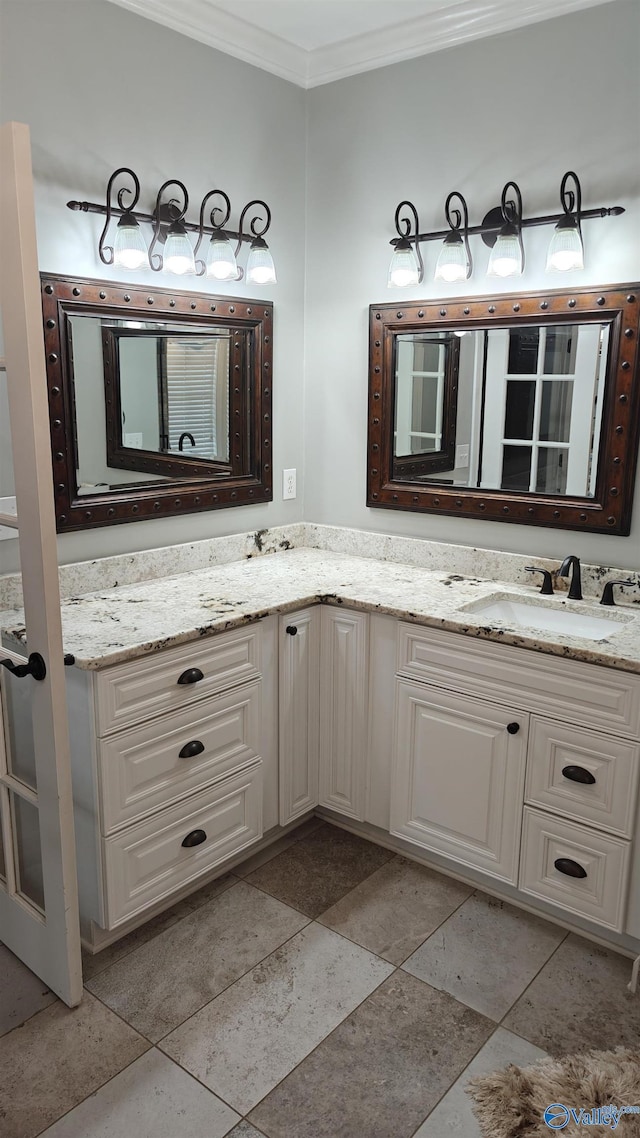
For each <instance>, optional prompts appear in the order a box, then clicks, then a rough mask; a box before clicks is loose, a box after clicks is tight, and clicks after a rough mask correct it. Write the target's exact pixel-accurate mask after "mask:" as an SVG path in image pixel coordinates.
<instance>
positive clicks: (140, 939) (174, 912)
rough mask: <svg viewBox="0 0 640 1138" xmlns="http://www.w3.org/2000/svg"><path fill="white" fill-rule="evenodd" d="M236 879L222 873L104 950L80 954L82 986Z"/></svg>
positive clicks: (216, 894) (187, 914)
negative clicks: (221, 875)
mask: <svg viewBox="0 0 640 1138" xmlns="http://www.w3.org/2000/svg"><path fill="white" fill-rule="evenodd" d="M237 880H238V879H237V877H234V876H233V874H231V873H225V874H224V876H223V877H217V878H216V879H215V881H211V882H209V884H208V885H204V886H203V887H202V888H201V889H198V890H197V891H196V892H195V893H191V894H190V895H189V896H188V897H185V898H184V900H182V901H178V903H177V905H172V906H171V908H170V909H165V911H164V912H163V913H158V915H157V916H156V917H152V918H151V920H149V921H146V922H145V924H143V925H140V927H139V928H137V929H134V930H133V932H131V933H127V935H126V936H123V937H120V940H117V941H115V942H114V943H113V944H110V945H108V946H107V948H103V949H102V952H96V953H93V954H92V953H89V952H86V951H85V952H83V954H82V974H83V978H84V982H85V984H86V983H87V982H88V981H89V980H91V979H92V978H93V977H94V976H97V975H98V974H99V973H100V972H104V971H105V969H106V968H109V966H110V965H111V964H115V962H116V960H121V959H122V958H123V957H124V956H128V955H129V953H130V952H133V950H134V949H136V948H140V946H141V945H143V944H146V943H147V941H150V940H153V938H154V937H156V936H158V934H159V933H162V932H164V930H165V929H168V928H170V927H171V925H175V924H177V923H178V921H181V920H182V918H183V917H188V916H189V914H190V913H193V912H195V910H196V909H199V908H200V907H201V906H202V905H205V904H206V903H207V902H208V901H212V900H213V898H214V897H218V896H219V895H220V894H221V893H224V891H225V890H226V889H230V888H231V886H232V885H234V884H235V882H236V881H237Z"/></svg>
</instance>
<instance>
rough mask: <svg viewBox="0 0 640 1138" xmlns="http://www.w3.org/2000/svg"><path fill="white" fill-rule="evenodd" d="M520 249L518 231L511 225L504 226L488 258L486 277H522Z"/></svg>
mask: <svg viewBox="0 0 640 1138" xmlns="http://www.w3.org/2000/svg"><path fill="white" fill-rule="evenodd" d="M523 267H524V266H523V264H522V249H521V248H520V241H519V240H518V231H517V229H516V228H515V226H513V225H505V226H503V228H502V229H501V230H500V233H499V234H498V239H497V241H496V243H495V245H494V246H493V249H492V250H491V256H490V257H489V267H488V269H487V276H488V277H519V276H521V275H522V270H523Z"/></svg>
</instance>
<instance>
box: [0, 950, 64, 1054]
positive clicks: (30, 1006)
mask: <svg viewBox="0 0 640 1138" xmlns="http://www.w3.org/2000/svg"><path fill="white" fill-rule="evenodd" d="M55 1000H56V996H54V994H53V992H51V991H50V990H49V988H47V985H46V984H44V983H43V982H42V980H40V979H39V977H38V976H35V975H34V973H33V972H30V971H29V969H28V968H27V967H26V966H25V965H24V964H23V963H22V961H21V960H18V958H17V956H14V955H13V953H12V952H9V949H8V948H6V947H5V945H4V944H0V1035H5V1034H6V1032H7V1031H11V1030H12V1028H14V1027H19V1025H20V1024H21V1023H24V1022H25V1020H28V1019H30V1018H31V1016H32V1015H35V1014H36V1012H40V1011H42V1009H43V1008H47V1007H48V1006H49V1004H53V1003H54V1001H55Z"/></svg>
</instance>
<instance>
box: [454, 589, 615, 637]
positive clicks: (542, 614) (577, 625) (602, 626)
mask: <svg viewBox="0 0 640 1138" xmlns="http://www.w3.org/2000/svg"><path fill="white" fill-rule="evenodd" d="M564 606H565V602H564V601H562V600H557V601H551V600H550V601H539V600H533V599H531V600H525V599H523V598H522V597H515V596H509V595H508V594H505V593H499V594H493V595H492V596H490V597H485V599H484V600H482V601H473V602H472V603H471V604H469V605H463V606H462V607H461V608H460V609H459V611H460V612H468V613H473V615H474V616H479V617H482V618H483V620H487V621H489V622H493V621H500V623H501V624H508V625H509V626H510V627H511V628H514V627H515V628H527V629H533V630H538V631H541V632H559V633H564V634H565V635H567V636H580V637H582V638H583V639H585V640H606V639H608V637H610V636H615V634H616V632H618V631H619V628H620V626H621V625H623V624H627V623H628V622H629V621H630V620H632V619H633V617H631V616H628V615H627V614H626V613H620V612H611V613H607V614H606V615H605V614H604V613H603V614H602V616H600V615H598V616H592V615H590V614H589V613H588V612H585V613H581V612H575V611H574V610H572V609H567V608H565V607H564Z"/></svg>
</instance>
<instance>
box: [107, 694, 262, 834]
mask: <svg viewBox="0 0 640 1138" xmlns="http://www.w3.org/2000/svg"><path fill="white" fill-rule="evenodd" d="M259 735H260V682H259V681H257V680H256V681H254V682H253V683H251V684H243V685H242V686H241V687H239V688H234V689H233V690H232V691H230V692H225V693H224V694H222V695H218V696H215V697H214V698H213V699H208V700H204V701H203V702H201V703H199V704H197V705H196V706H195V707H189V708H186V709H185V710H183V711H179V712H176V713H175V714H173V715H165V716H162V718H161V719H154V720H151V722H150V723H146V724H144V725H143V726H141V727H132V728H130V729H129V730H128V731H125V732H120V733H119V734H118V735H114V736H112V737H111V738H108V739H103V740H102V741H101V742H100V744H99V748H100V749H99V754H100V781H101V789H102V794H101V800H102V828H103V833H104V834H108V833H109V832H110V831H111V830H114V829H116V828H117V827H119V826H121V825H123V823H126V822H132V821H134V820H136V819H138V818H140V817H142V816H143V815H145V814H148V813H149V812H150V811H152V810H157V809H158V808H160V807H163V806H168V805H170V803H171V802H173V801H175V800H176V799H179V798H183V797H185V795H187V794H190V793H192V792H193V791H195V790H200V789H202V787H204V786H206V785H207V784H208V783H210V782H213V781H215V780H216V779H219V778H221V777H222V776H223V775H226V774H230V773H231V772H232V771H236V770H238V768H239V767H242V766H246V764H247V763H248V762H250V761H251V760H252V759H255V758H256V756H257V754H258V752H259V750H260V741H259Z"/></svg>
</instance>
